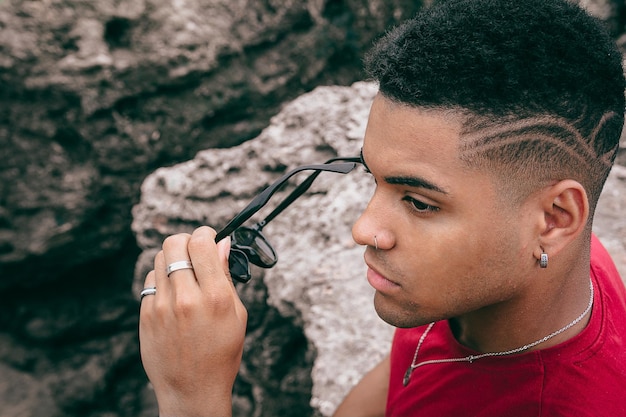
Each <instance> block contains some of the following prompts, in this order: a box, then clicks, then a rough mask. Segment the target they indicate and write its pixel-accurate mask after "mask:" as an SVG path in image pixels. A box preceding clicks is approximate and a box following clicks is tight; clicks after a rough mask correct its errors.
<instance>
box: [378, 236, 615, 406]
mask: <svg viewBox="0 0 626 417" xmlns="http://www.w3.org/2000/svg"><path fill="white" fill-rule="evenodd" d="M591 278H592V283H593V286H594V291H595V294H594V305H593V309H592V313H591V318H590V321H589V323H588V325H587V327H586V328H585V329H584V330H583V331H582V332H581V333H579V334H578V335H576V336H575V337H573V338H571V339H570V340H567V341H565V342H563V343H561V344H559V345H556V346H553V347H550V348H547V349H543V350H536V351H533V352H527V353H521V354H517V355H512V356H506V357H504V356H503V357H486V358H482V359H479V360H476V361H474V362H472V363H469V362H456V363H442V364H430V365H424V366H421V367H418V368H416V369H415V370H414V371H413V373H412V375H411V379H410V382H409V384H408V385H407V386H406V387H404V386H403V385H402V379H403V377H404V373H405V372H406V370H407V368H408V367H409V365H410V364H411V361H412V360H413V354H414V353H415V348H416V347H417V343H418V341H419V338H420V336H421V335H422V334H423V332H424V330H425V329H426V326H422V327H417V328H413V329H398V330H396V333H395V336H394V340H393V345H392V348H391V375H390V381H389V394H388V397H387V412H386V415H387V416H388V417H389V416H393V417H408V416H419V417H465V416H468V417H469V416H471V417H479V416H480V417H495V416H497V417H540V416H541V417H547V416H571V417H586V416H589V417H620V416H626V290H625V289H624V284H623V282H622V280H621V278H620V276H619V273H618V272H617V270H616V268H615V265H614V264H613V261H612V260H611V258H610V256H609V254H608V253H607V252H606V250H605V249H604V247H603V246H602V244H601V243H600V242H599V241H598V240H597V238H596V237H595V236H593V237H592V242H591ZM477 354H478V352H475V351H472V350H471V349H468V348H466V347H464V346H462V345H460V344H459V343H458V342H457V341H456V339H455V338H454V336H453V334H452V332H451V330H450V327H449V325H448V321H446V320H444V321H440V322H437V323H435V325H434V326H433V328H432V329H431V331H430V332H429V333H428V335H427V337H426V338H425V340H424V342H423V344H422V346H421V348H420V351H419V359H418V363H419V362H421V361H424V360H429V359H441V358H460V357H466V356H469V355H477Z"/></svg>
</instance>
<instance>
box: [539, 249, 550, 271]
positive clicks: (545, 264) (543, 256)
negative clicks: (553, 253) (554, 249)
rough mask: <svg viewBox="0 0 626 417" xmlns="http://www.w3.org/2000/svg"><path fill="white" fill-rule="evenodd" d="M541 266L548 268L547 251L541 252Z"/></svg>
mask: <svg viewBox="0 0 626 417" xmlns="http://www.w3.org/2000/svg"><path fill="white" fill-rule="evenodd" d="M539 266H540V267H541V268H547V267H548V254H547V253H545V252H542V253H541V257H540V258H539Z"/></svg>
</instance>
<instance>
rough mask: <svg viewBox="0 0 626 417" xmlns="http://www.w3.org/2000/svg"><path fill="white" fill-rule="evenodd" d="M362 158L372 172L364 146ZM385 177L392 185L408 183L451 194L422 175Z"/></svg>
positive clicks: (411, 185)
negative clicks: (365, 156) (366, 158)
mask: <svg viewBox="0 0 626 417" xmlns="http://www.w3.org/2000/svg"><path fill="white" fill-rule="evenodd" d="M360 158H361V163H362V164H363V166H364V167H365V169H366V170H367V172H371V171H370V169H369V167H368V166H367V164H366V163H365V158H363V148H361V153H360ZM384 179H385V182H386V183H387V184H391V185H406V186H408V187H413V188H424V189H426V190H432V191H436V192H438V193H442V194H445V195H448V194H449V193H448V191H446V190H444V189H443V188H441V187H439V186H438V185H436V184H433V183H432V182H430V181H428V180H425V179H424V178H420V177H412V176H391V177H384Z"/></svg>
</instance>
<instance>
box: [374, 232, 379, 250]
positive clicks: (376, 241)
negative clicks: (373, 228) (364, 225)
mask: <svg viewBox="0 0 626 417" xmlns="http://www.w3.org/2000/svg"><path fill="white" fill-rule="evenodd" d="M374 247H375V248H376V250H378V240H376V235H374Z"/></svg>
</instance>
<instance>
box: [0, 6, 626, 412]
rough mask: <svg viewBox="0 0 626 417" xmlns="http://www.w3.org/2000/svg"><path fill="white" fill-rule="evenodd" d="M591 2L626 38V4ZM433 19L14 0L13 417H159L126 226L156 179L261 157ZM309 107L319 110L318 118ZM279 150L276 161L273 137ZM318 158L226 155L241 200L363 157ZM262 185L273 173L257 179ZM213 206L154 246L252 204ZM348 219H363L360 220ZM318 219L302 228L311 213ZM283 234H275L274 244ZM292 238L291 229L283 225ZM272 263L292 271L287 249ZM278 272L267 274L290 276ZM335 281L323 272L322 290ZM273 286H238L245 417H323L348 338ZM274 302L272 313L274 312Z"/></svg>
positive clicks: (1, 371) (0, 32) (7, 225)
mask: <svg viewBox="0 0 626 417" xmlns="http://www.w3.org/2000/svg"><path fill="white" fill-rule="evenodd" d="M584 3H585V6H586V7H588V8H589V9H590V10H591V11H593V12H594V13H595V14H596V15H598V16H599V17H601V18H603V19H604V20H605V21H606V22H607V24H608V25H609V27H610V28H611V30H612V31H613V33H614V35H615V37H616V39H619V43H623V41H622V40H621V34H622V33H623V32H624V22H625V21H626V13H625V12H624V8H625V6H624V4H623V3H622V2H619V1H614V2H611V1H608V0H597V1H584ZM420 5H421V4H420V2H414V1H403V0H392V1H386V2H383V1H365V0H344V1H333V0H309V1H305V0H300V1H295V0H291V1H283V2H278V1H271V0H267V1H258V2H254V1H243V0H221V1H217V0H212V1H208V0H207V1H199V0H99V1H97V2H95V1H88V0H31V1H26V0H0V145H2V152H3V160H2V164H1V165H0V411H1V414H2V416H7V417H14V416H52V417H54V416H89V417H90V416H107V417H117V416H140V415H146V416H147V415H154V408H153V407H154V401H153V398H152V396H151V393H150V391H149V387H147V386H146V381H145V376H144V374H143V371H142V369H141V366H140V363H139V358H138V353H137V352H138V346H137V335H136V326H137V299H136V293H133V291H132V290H131V288H132V284H131V283H132V280H133V274H134V269H135V264H136V262H137V259H138V257H140V254H141V249H140V248H139V247H138V246H139V245H140V246H141V248H148V247H149V246H150V245H151V243H150V242H147V243H146V242H143V241H141V238H140V235H138V236H137V238H138V239H139V243H138V242H137V241H136V240H135V236H134V235H133V232H132V230H131V221H132V215H131V208H132V207H133V205H136V204H137V203H138V202H139V198H140V185H141V184H142V182H144V179H146V177H147V176H148V175H149V174H150V173H152V172H155V170H156V173H155V175H159V174H157V173H158V172H159V171H158V170H157V169H158V168H159V167H164V166H169V165H173V164H176V163H178V162H182V161H187V160H192V161H193V159H192V158H194V155H196V154H197V153H198V152H199V151H201V150H203V149H211V148H213V149H216V148H231V147H234V146H236V145H239V144H242V143H244V142H245V143H246V145H245V146H252V145H247V142H248V141H249V140H250V139H252V138H254V137H256V136H257V135H259V133H260V132H261V131H262V130H263V128H265V127H266V126H268V123H269V119H270V117H272V116H273V115H275V114H277V113H278V112H279V111H280V109H281V108H282V106H283V103H286V102H288V101H290V100H292V99H294V98H295V97H298V96H300V95H301V94H303V93H305V92H307V91H310V90H312V89H313V88H314V87H316V86H318V85H350V84H352V83H353V82H354V81H357V80H359V79H361V78H362V74H361V72H360V67H361V63H360V59H361V56H362V53H363V51H364V50H365V49H367V48H368V46H369V45H370V44H371V41H372V40H373V39H374V38H375V37H376V36H378V35H379V34H380V33H382V32H383V30H384V29H385V28H387V27H388V26H390V25H391V24H393V23H395V22H398V21H400V20H403V19H404V18H406V17H408V16H410V15H412V14H413V13H414V12H415V11H416V9H418V8H419V7H420ZM355 88H357V89H358V90H359V91H360V92H359V93H358V94H359V95H360V97H362V99H363V100H366V96H367V95H368V94H371V92H368V91H369V90H368V89H367V87H363V86H361V87H355ZM350 94H352V93H350ZM333 96H334V95H333ZM339 97H343V98H341V99H340V101H339V103H338V104H341V100H345V101H346V102H348V101H349V100H348V98H349V97H348V98H346V96H345V93H339ZM328 99H329V100H330V98H328ZM339 107H341V106H338V107H337V108H339ZM313 108H314V109H316V110H315V111H316V112H321V111H322V110H323V109H324V106H321V107H319V106H317V107H316V106H313ZM361 111H362V110H361ZM320 114H321V113H320ZM313 116H315V115H314V114H313ZM303 117H304V116H303ZM306 117H309V116H306ZM289 123H291V124H293V125H294V126H300V125H301V124H299V122H298V121H297V120H296V121H293V120H292V121H291V122H289ZM359 123H362V122H360V121H354V126H355V127H354V130H350V129H348V130H345V126H344V127H343V128H341V129H338V130H337V131H336V133H335V134H336V135H338V137H339V136H341V135H343V134H348V132H350V133H349V137H352V138H355V137H357V136H358V135H359V134H360V133H358V132H360V131H359V129H360V128H359V126H360V124H359ZM302 126H304V125H303V124H302ZM317 129H319V127H318V128H317ZM319 131H321V130H319ZM263 135H269V134H268V133H264V134H263ZM269 137H272V135H269ZM267 140H269V139H267ZM298 140H300V139H299V138H298V137H297V136H296V137H295V138H294V141H296V142H297V141H298ZM251 142H258V140H257V141H251ZM353 142H354V141H353ZM353 142H350V143H353ZM337 143H339V142H337ZM268 146H269V147H272V146H273V147H274V149H279V147H276V146H275V145H272V144H271V141H270V143H269V144H268ZM307 146H308V145H303V148H302V149H303V151H302V152H303V153H302V155H300V156H298V158H294V156H293V155H290V154H288V153H285V152H282V153H281V152H280V151H276V152H274V154H273V155H272V156H271V159H268V160H263V161H262V160H260V159H259V160H255V158H248V157H245V156H244V157H243V160H242V155H241V154H239V155H237V154H236V153H235V154H233V155H231V156H232V157H237V156H238V157H239V158H240V159H239V160H234V162H232V164H231V165H230V168H228V169H226V170H225V171H223V173H224V175H226V173H228V178H229V180H228V182H229V184H230V185H233V186H234V184H231V182H233V181H236V182H237V183H239V184H240V185H241V186H242V187H244V189H245V187H248V188H247V189H248V192H249V193H250V194H249V195H248V196H247V197H249V196H250V195H251V193H253V192H256V189H258V187H260V186H261V185H263V184H262V183H260V182H258V181H259V180H261V182H262V179H263V178H265V179H266V180H268V181H269V179H270V178H273V176H274V175H277V174H278V172H280V171H281V170H284V169H285V166H284V165H285V164H292V163H293V164H296V163H299V161H302V162H307V163H308V162H312V161H313V160H323V159H325V158H326V156H327V154H332V153H334V152H336V151H337V152H339V151H341V152H343V151H346V152H347V151H349V150H350V149H352V148H349V149H348V147H345V148H344V147H342V148H336V147H335V146H339V145H330V146H329V147H328V148H322V149H317V148H315V149H314V151H315V152H311V153H309V154H307V153H306V148H307ZM233 149H236V148H233ZM224 151H227V150H226V149H225V150H224ZM215 152H217V153H216V155H225V154H222V153H221V152H222V151H221V150H220V151H217V150H216V151H215ZM233 152H236V151H233ZM318 156H319V157H321V159H317V157H318ZM268 161H269V162H268ZM221 163H222V164H224V163H225V164H226V165H225V166H228V164H229V163H230V162H229V161H228V160H223V161H222V162H221ZM183 165H184V164H183ZM179 167H180V166H177V167H176V169H179ZM255 168H256V169H255ZM237 169H239V171H240V173H239V174H237V175H235V174H236V171H237ZM246 172H247V175H248V177H246V176H245V173H246ZM259 172H264V173H265V174H267V175H266V176H264V177H262V178H258V176H259ZM239 175H243V176H242V177H241V178H240V179H238V180H235V179H234V178H236V177H238V176H239ZM329 175H330V174H329ZM150 178H152V177H150ZM150 178H148V179H146V184H149V183H150ZM351 178H355V175H352V177H351ZM179 179H180V180H181V181H183V182H185V181H187V180H186V179H185V176H180V178H179ZM220 179H221V178H220ZM175 180H176V177H172V178H171V179H170V180H169V181H175ZM334 180H336V178H335V179H333V180H325V179H324V178H320V188H319V190H327V191H325V192H328V193H330V192H331V190H330V188H329V187H330V186H331V185H334V184H335V182H334ZM345 180H346V178H342V181H341V182H339V181H337V184H340V183H341V184H345ZM324 181H326V182H324ZM350 181H352V179H350ZM246 184H248V185H246ZM325 187H326V188H325ZM346 187H347V185H346ZM175 189H176V187H174V190H175ZM213 189H214V187H213ZM203 192H205V193H206V195H202V196H201V197H200V201H199V202H198V203H199V207H204V208H199V209H198V210H200V211H202V213H200V212H191V213H178V214H177V217H176V220H175V221H172V219H169V218H166V217H161V218H159V219H158V220H159V222H161V223H163V224H164V225H166V226H167V225H169V226H171V229H168V228H167V227H165V228H157V229H158V231H159V233H160V232H162V231H169V230H171V231H173V232H178V231H181V230H185V229H186V228H189V227H194V226H195V225H197V224H199V223H198V222H200V223H204V222H207V221H208V220H209V219H210V220H214V221H215V222H218V223H219V221H220V220H221V219H223V218H225V217H228V216H229V215H230V214H231V213H234V212H235V211H236V210H237V208H238V207H240V206H241V205H242V204H243V203H244V201H243V198H244V196H239V198H231V199H229V198H224V199H222V200H223V204H224V205H223V206H221V208H216V207H215V205H211V210H212V211H216V213H211V214H209V213H207V212H206V211H204V210H206V207H207V206H206V205H204V206H202V204H200V203H202V202H204V203H206V202H210V199H211V198H212V197H211V192H213V191H211V187H208V188H207V189H206V190H204V191H203ZM321 193H322V191H318V194H320V195H322V194H321ZM316 195H317V194H315V195H314V196H313V197H315V196H316ZM344 195H345V194H341V201H344V200H343V198H344V197H343V196H344ZM247 197H246V198H247ZM163 199H164V201H166V200H168V199H171V197H168V196H166V195H163ZM183 200H184V199H183ZM337 201H339V198H338V199H337ZM355 201H356V200H355ZM142 204H143V203H142ZM299 204H306V200H305V201H303V202H302V203H300V202H299ZM311 204H313V203H311ZM355 204H356V203H355ZM140 206H141V205H140ZM138 207H139V206H138ZM333 207H334V206H333V205H332V204H331V205H330V208H329V209H331V210H333ZM137 210H140V209H137ZM351 210H352V211H351V212H350V216H352V214H353V213H354V211H355V210H356V208H352V209H351ZM621 212H623V201H621V200H619V199H618V200H616V202H615V203H614V205H613V206H612V207H611V206H610V205H607V215H606V217H607V219H614V220H609V221H608V223H607V225H606V226H605V227H606V228H607V229H615V228H616V227H617V226H616V225H617V223H615V222H617V221H619V220H620V219H621V217H622V216H621ZM306 219H308V220H306ZM306 219H299V220H298V221H299V222H301V221H302V220H306V221H313V220H314V219H315V217H312V218H309V217H307V218H306ZM319 220H320V222H321V223H320V225H322V224H328V225H329V227H330V229H328V230H333V232H334V229H333V228H335V227H339V225H335V224H334V223H333V220H332V216H331V215H330V213H328V212H324V213H320V214H319ZM345 220H346V222H349V221H350V219H345ZM281 221H283V220H282V218H279V219H276V220H275V223H276V225H275V226H273V230H275V231H276V232H277V233H279V231H280V229H281V223H280V222H281ZM302 224H305V223H302ZM346 224H348V223H346ZM169 226H168V227H169ZM313 226H315V228H316V229H319V227H318V226H317V225H311V227H313ZM282 227H283V228H284V229H285V230H288V228H289V224H284V223H283V224H282ZM341 227H343V228H344V229H345V225H344V226H341ZM339 230H340V229H337V231H339ZM622 230H623V229H622ZM332 235H333V236H337V235H336V234H335V233H333V234H332ZM324 236H325V235H324ZM622 236H623V235H622ZM159 237H160V236H159V235H158V234H156V235H155V236H152V237H151V239H153V240H154V239H157V238H159ZM346 238H347V240H342V241H341V242H342V243H341V244H342V245H346V246H349V245H350V243H349V234H348V235H347V237H346ZM279 239H280V238H279ZM311 239H313V241H316V239H314V237H313V236H311ZM329 239H330V238H329ZM333 239H335V237H333ZM324 242H325V241H324V240H321V241H320V242H317V243H315V244H316V245H320V244H323V243H324ZM616 242H617V243H616V245H619V244H620V241H619V238H618V239H617V240H616ZM335 244H336V243H335ZM333 247H335V246H333ZM342 247H343V246H342ZM278 250H279V253H281V256H284V257H285V258H287V255H288V252H286V250H288V248H287V249H284V248H279V249H278ZM281 251H282V252H281ZM314 252H315V251H314V250H313V248H312V249H311V250H310V251H309V252H307V253H309V254H312V253H314ZM621 253H622V254H623V253H624V252H621ZM283 254H284V255H283ZM301 256H302V255H301ZM356 258H360V255H359V256H357V257H356ZM142 259H144V256H143V255H142V256H141V257H140V262H139V264H141V262H142ZM346 265H347V264H346ZM280 267H281V268H282V267H283V265H282V264H280ZM278 268H279V267H277V268H276V269H274V270H272V271H271V272H272V273H276V274H279V272H275V271H280V269H278ZM320 268H321V266H320ZM139 269H141V268H139ZM323 272H324V271H323V268H321V269H318V270H317V272H316V275H315V276H317V277H318V278H319V277H320V276H321V275H323V274H322V273H323ZM138 274H139V272H138ZM320 274H321V275H320ZM268 275H269V274H268ZM266 282H268V284H266ZM272 282H275V281H274V279H270V278H267V279H266V278H265V277H263V279H255V280H254V282H253V283H251V284H249V285H248V286H246V287H242V289H241V291H242V297H244V298H246V299H247V300H248V303H249V304H248V307H249V308H250V309H251V311H252V312H254V313H255V314H254V315H251V321H250V327H251V329H250V330H251V331H250V333H249V334H250V336H251V337H257V338H258V339H257V340H258V342H254V343H253V342H250V343H249V345H250V346H248V349H247V352H248V353H247V360H246V363H245V365H244V369H242V377H241V378H240V381H238V403H237V406H236V410H238V412H239V413H240V415H298V416H300V415H307V414H311V415H312V414H314V413H319V412H321V413H327V412H328V411H327V410H328V409H329V408H330V407H331V406H332V404H333V403H334V401H336V399H335V397H332V396H328V395H327V394H324V393H322V392H320V391H319V390H320V389H321V388H319V387H320V384H314V380H318V379H319V375H322V374H324V372H322V371H321V370H320V367H321V366H322V365H319V364H320V363H321V362H320V361H317V360H316V358H317V357H319V356H320V355H322V356H323V355H324V354H325V353H324V352H328V351H331V350H332V349H331V347H329V346H325V345H324V343H326V342H324V343H323V342H321V341H320V342H317V344H312V343H310V335H313V336H314V337H317V336H315V335H319V334H321V333H324V332H326V333H327V334H328V335H332V336H333V337H330V338H326V339H328V340H330V339H333V338H336V339H339V340H340V339H341V338H342V337H343V336H342V335H339V334H337V335H333V334H332V332H329V331H327V330H324V329H328V328H329V327H319V328H317V327H316V328H311V327H307V326H306V325H305V324H304V323H305V318H306V317H309V316H311V317H314V316H319V317H322V318H323V320H326V321H327V322H329V323H331V324H332V322H333V321H334V320H336V318H337V316H338V314H332V311H331V310H328V309H324V308H322V307H321V306H323V304H315V305H311V307H310V310H311V311H310V312H306V310H305V312H302V307H295V306H294V303H295V301H290V300H291V298H289V297H294V296H293V294H292V295H290V294H281V293H280V292H279V293H275V292H274V290H272V289H271V288H272V284H271V283H272ZM276 282H279V281H278V280H276ZM307 284H308V285H310V288H309V287H307V288H303V289H300V290H298V291H301V293H298V292H297V291H296V292H295V294H296V296H295V297H294V298H295V299H298V297H299V296H300V295H302V297H300V298H303V299H305V300H306V297H309V298H310V299H311V300H315V302H316V303H318V302H319V300H320V297H321V299H322V300H323V299H324V298H325V297H324V296H325V295H327V294H329V293H333V292H335V290H334V287H332V286H331V287H327V286H326V284H315V285H313V284H314V283H311V282H308V281H307ZM344 290H345V289H341V291H344ZM315 291H317V293H315V294H314V292H315ZM350 291H352V289H351V288H348V292H350ZM337 292H339V289H338V290H337ZM273 294H274V295H273ZM276 294H277V295H276ZM283 296H284V297H285V299H284V300H281V299H280V297H283ZM267 297H269V299H270V300H273V301H271V304H269V305H268V304H267V303H266V302H265V300H266V298H267ZM277 297H278V299H276V298H277ZM348 305H349V304H348ZM316 306H317V307H316ZM257 311H258V314H257ZM347 314H349V312H348V313H347ZM323 320H322V321H323ZM250 340H251V341H252V340H254V339H250ZM320 340H321V339H320ZM331 342H332V340H331ZM331 342H329V343H331ZM368 346H369V344H366V345H365V346H364V345H357V346H354V347H353V349H354V350H356V351H358V350H364V351H367V349H368ZM372 354H374V353H372ZM330 363H332V362H330ZM292 365H293V366H292ZM367 365H368V364H365V363H363V364H360V365H359V367H360V369H362V370H364V369H365V368H367V367H368V366H367ZM341 367H345V368H349V367H348V366H347V365H346V364H342V363H335V364H333V365H332V366H331V367H330V368H329V369H331V370H332V369H333V368H334V369H338V368H341ZM350 368H351V367H350ZM307 369H308V370H311V369H312V372H307ZM325 375H329V373H328V372H326V373H325ZM355 375H356V371H355V373H353V374H350V375H347V376H346V375H345V374H342V376H339V375H338V376H337V378H335V379H332V378H329V377H327V378H329V379H328V380H327V381H326V383H327V384H329V386H331V387H332V386H333V384H335V383H336V384H338V386H340V387H343V386H345V385H346V384H345V382H346V381H348V382H350V381H352V380H353V379H354V378H355V377H356V376H355ZM340 378H343V379H344V380H339V379H340ZM255 381H263V382H264V384H262V385H261V386H259V385H255ZM277 393H282V395H277V396H274V394H277ZM311 399H312V400H313V403H312V405H309V401H310V400H311ZM286 410H290V411H286ZM314 410H315V411H314ZM290 412H291V414H290Z"/></svg>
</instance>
